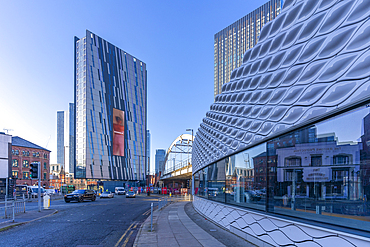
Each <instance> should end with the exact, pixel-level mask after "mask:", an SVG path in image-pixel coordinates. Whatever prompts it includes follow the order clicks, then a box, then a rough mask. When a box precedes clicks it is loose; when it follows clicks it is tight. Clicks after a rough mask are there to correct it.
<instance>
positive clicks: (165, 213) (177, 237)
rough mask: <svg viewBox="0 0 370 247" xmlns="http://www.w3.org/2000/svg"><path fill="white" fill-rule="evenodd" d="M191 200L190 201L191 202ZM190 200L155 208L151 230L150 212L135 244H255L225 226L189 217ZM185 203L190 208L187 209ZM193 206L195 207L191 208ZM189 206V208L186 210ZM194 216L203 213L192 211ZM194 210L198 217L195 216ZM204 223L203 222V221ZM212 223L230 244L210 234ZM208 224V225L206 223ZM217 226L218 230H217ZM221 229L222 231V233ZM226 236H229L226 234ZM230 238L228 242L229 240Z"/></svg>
mask: <svg viewBox="0 0 370 247" xmlns="http://www.w3.org/2000/svg"><path fill="white" fill-rule="evenodd" d="M188 203H189V204H188ZM190 203H191V202H188V201H185V202H184V201H180V202H176V203H172V204H169V205H168V206H166V207H165V208H162V209H161V210H155V211H154V212H153V231H150V221H151V216H149V217H148V218H147V219H146V220H145V222H144V223H143V224H142V226H141V228H140V230H139V233H138V235H137V236H136V239H135V243H134V246H135V247H149V246H150V247H155V246H160V247H162V246H163V247H166V246H171V247H175V246H194V247H195V246H207V247H208V246H209V247H221V246H254V245H252V244H250V243H249V242H247V241H246V240H244V239H242V238H239V237H237V236H236V235H234V234H233V233H231V232H228V231H226V230H223V229H221V228H219V227H218V226H216V225H214V224H213V223H210V222H209V221H208V222H207V224H209V225H205V224H203V228H204V229H203V228H201V227H200V226H199V225H198V224H197V223H195V222H194V221H193V220H192V219H191V218H189V216H188V214H187V212H188V211H190V209H189V208H190V207H191V208H192V205H190ZM185 207H186V208H187V209H185ZM192 209H193V208H192ZM186 210H187V212H185V211H186ZM189 213H190V214H193V215H192V218H193V219H194V220H200V218H202V217H201V215H199V214H198V213H196V212H195V210H194V209H193V212H189ZM194 214H197V215H198V216H196V217H199V218H198V219H195V218H196V217H194ZM200 225H202V224H200ZM210 225H211V226H212V228H214V229H212V230H214V231H217V233H216V234H219V235H220V236H222V237H223V238H226V241H225V239H224V240H223V242H224V243H225V242H226V243H229V244H227V245H225V244H223V243H222V242H220V241H219V240H217V239H216V237H214V236H212V235H211V234H209V233H208V232H207V231H209V230H210V229H207V227H208V228H209V226H210ZM204 226H205V227H204ZM216 229H217V230H216ZM221 231H222V233H221ZM225 236H226V237H225ZM228 241H229V242H228Z"/></svg>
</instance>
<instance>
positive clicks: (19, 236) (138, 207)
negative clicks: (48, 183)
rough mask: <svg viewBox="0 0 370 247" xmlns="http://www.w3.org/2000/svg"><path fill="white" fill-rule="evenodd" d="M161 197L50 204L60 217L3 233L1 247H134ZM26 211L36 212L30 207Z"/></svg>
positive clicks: (56, 216) (32, 204)
mask: <svg viewBox="0 0 370 247" xmlns="http://www.w3.org/2000/svg"><path fill="white" fill-rule="evenodd" d="M157 201H158V197H147V196H146V195H145V194H142V195H139V196H137V197H136V198H126V197H125V196H115V197H114V198H112V199H99V198H97V200H96V201H95V202H83V203H77V202H71V203H65V202H64V201H63V200H57V201H52V202H51V209H57V210H58V213H57V214H54V215H51V216H49V217H45V218H42V219H39V220H36V221H34V222H31V223H28V224H25V225H22V226H18V227H15V228H12V229H9V230H7V231H4V232H0V246H79V245H100V246H115V247H117V246H132V245H133V243H134V240H135V237H136V234H137V232H138V229H139V228H140V225H141V224H142V222H143V221H144V220H145V219H146V218H147V217H148V216H149V215H150V203H151V202H157ZM27 208H28V209H27V210H36V209H37V203H36V202H35V203H29V205H28V206H27Z"/></svg>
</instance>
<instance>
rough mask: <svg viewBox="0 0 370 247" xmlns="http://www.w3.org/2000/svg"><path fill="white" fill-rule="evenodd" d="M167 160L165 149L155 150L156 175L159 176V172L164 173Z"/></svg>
mask: <svg viewBox="0 0 370 247" xmlns="http://www.w3.org/2000/svg"><path fill="white" fill-rule="evenodd" d="M165 158H166V150H164V149H157V150H155V173H156V174H158V173H159V172H162V173H163V171H164V161H165Z"/></svg>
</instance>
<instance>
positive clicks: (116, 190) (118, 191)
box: [114, 187, 126, 195]
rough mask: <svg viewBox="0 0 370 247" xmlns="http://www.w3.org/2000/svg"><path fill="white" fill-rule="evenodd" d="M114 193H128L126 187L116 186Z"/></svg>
mask: <svg viewBox="0 0 370 247" xmlns="http://www.w3.org/2000/svg"><path fill="white" fill-rule="evenodd" d="M114 193H115V194H116V195H125V194H126V190H125V188H124V187H116V188H114Z"/></svg>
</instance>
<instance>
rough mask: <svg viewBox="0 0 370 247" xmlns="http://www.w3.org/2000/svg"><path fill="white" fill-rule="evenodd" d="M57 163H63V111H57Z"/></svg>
mask: <svg viewBox="0 0 370 247" xmlns="http://www.w3.org/2000/svg"><path fill="white" fill-rule="evenodd" d="M57 163H58V164H62V165H63V164H64V111H58V112H57Z"/></svg>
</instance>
